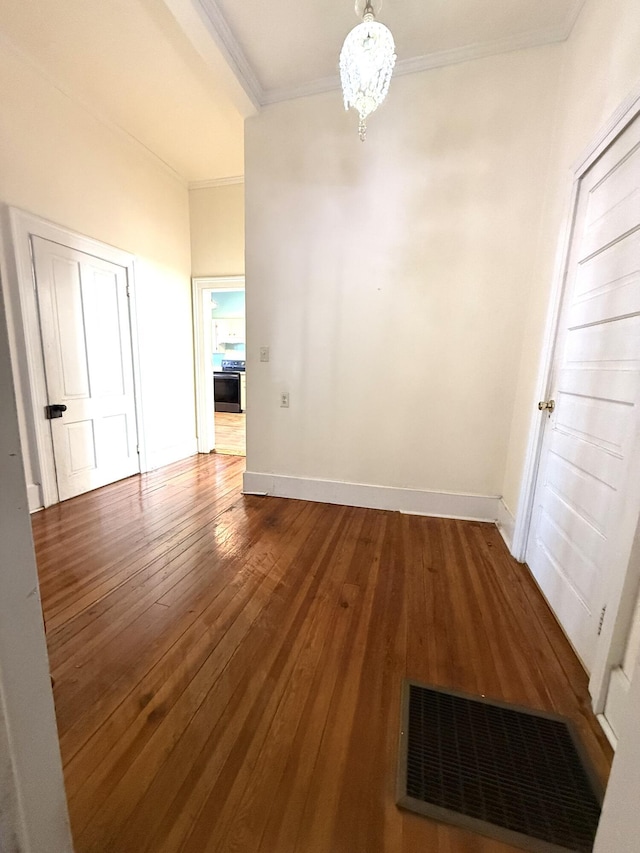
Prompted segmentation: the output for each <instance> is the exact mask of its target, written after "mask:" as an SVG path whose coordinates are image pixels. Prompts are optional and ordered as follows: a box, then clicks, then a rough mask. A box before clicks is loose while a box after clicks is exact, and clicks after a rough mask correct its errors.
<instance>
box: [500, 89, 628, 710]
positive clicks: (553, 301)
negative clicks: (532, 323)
mask: <svg viewBox="0 0 640 853" xmlns="http://www.w3.org/2000/svg"><path fill="white" fill-rule="evenodd" d="M639 114H640V86H637V87H636V88H635V89H634V90H633V91H632V92H631V93H630V94H629V95H628V97H627V98H625V100H624V101H623V102H622V104H621V105H620V106H619V107H618V109H617V110H616V111H615V112H614V113H613V115H612V116H611V117H610V119H609V121H608V122H607V123H606V124H605V125H604V127H603V128H602V129H601V130H600V131H599V133H598V134H596V136H595V138H594V139H593V140H592V141H591V143H590V144H589V145H588V146H587V148H586V149H585V150H584V151H583V153H582V154H581V156H580V157H579V158H578V160H577V161H576V162H575V164H574V166H573V168H572V170H571V192H570V198H569V203H568V207H567V208H566V211H565V214H564V216H563V222H564V225H563V226H562V230H561V233H560V239H559V241H558V250H557V254H556V261H555V265H554V274H553V286H552V291H551V295H550V298H549V307H548V312H547V320H546V324H545V334H544V340H543V346H542V353H541V358H540V369H539V372H538V380H537V383H536V388H537V392H538V393H537V396H536V398H535V399H536V400H543V399H547V397H548V395H549V392H550V386H551V378H552V377H551V374H552V370H553V362H554V354H555V348H556V342H557V337H558V326H559V322H560V310H561V307H562V302H563V299H564V293H565V284H566V280H567V275H568V271H569V252H570V248H571V240H572V237H573V231H574V227H575V219H576V213H577V204H578V190H579V187H580V181H581V180H582V178H583V176H584V175H585V173H586V172H587V170H588V169H589V168H590V167H591V166H592V165H593V164H594V163H595V161H596V160H597V159H598V158H599V157H601V156H602V155H603V154H604V152H605V151H606V150H607V149H608V148H609V147H610V146H611V145H612V144H613V142H614V141H615V140H616V139H617V137H618V136H620V135H621V134H622V133H623V132H624V131H625V130H626V128H627V127H628V126H629V125H630V124H631V122H632V121H633V120H634V119H635V118H636V117H637V116H638V115H639ZM544 426H545V418H544V417H542V416H541V415H540V413H539V412H538V411H537V409H534V407H533V405H532V416H531V420H530V427H529V439H528V443H527V451H526V455H525V462H524V469H523V470H524V473H523V480H522V486H521V489H520V496H519V501H518V514H517V518H516V524H515V529H514V534H513V546H512V552H511V553H512V554H513V556H514V557H515V558H516V559H517V560H519V561H520V562H525V559H526V551H527V543H528V539H529V533H530V530H531V524H532V521H533V502H534V496H535V488H536V482H537V478H538V469H539V466H540V456H541V452H542V440H543V434H544ZM634 550H635V546H634ZM632 563H635V561H634V560H632V561H631V562H630V566H631V564H632ZM629 574H634V572H633V571H632V572H629V571H627V578H626V581H625V583H624V585H623V586H624V589H627V587H628V583H629V580H630V578H629V577H628V575H629ZM619 592H620V594H619V595H616V596H615V598H616V600H615V601H614V600H611V601H610V602H609V604H610V605H611V606H610V608H608V611H607V617H608V618H607V619H606V620H605V623H604V628H603V633H602V637H601V638H600V640H599V642H598V646H597V651H596V659H595V663H594V667H593V671H592V673H591V678H590V681H589V692H590V694H591V697H592V704H593V709H594V712H595V713H596V714H600V713H602V711H603V710H604V705H605V700H606V695H607V689H608V684H609V674H610V669H611V665H612V663H613V660H614V658H615V655H616V653H617V650H618V648H619V645H620V642H621V639H620V637H621V633H622V627H623V626H622V625H621V623H622V622H623V621H624V619H623V618H620V619H619V618H618V616H620V617H623V613H622V608H621V600H620V599H621V597H622V594H623V588H622V585H621V588H620V591H619ZM612 616H613V617H615V618H613V619H612V618H611V617H612Z"/></svg>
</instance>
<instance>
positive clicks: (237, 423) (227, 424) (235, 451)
mask: <svg viewBox="0 0 640 853" xmlns="http://www.w3.org/2000/svg"><path fill="white" fill-rule="evenodd" d="M246 417H247V416H246V415H245V414H244V412H243V413H242V414H238V415H236V414H233V413H231V412H216V453H224V454H226V455H227V456H246V455H247V449H246V448H247V439H246V428H245V421H246Z"/></svg>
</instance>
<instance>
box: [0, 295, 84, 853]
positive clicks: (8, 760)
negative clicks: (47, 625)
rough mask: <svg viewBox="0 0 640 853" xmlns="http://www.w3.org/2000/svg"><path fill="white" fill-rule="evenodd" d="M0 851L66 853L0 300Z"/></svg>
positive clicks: (68, 849) (52, 718)
mask: <svg viewBox="0 0 640 853" xmlns="http://www.w3.org/2000/svg"><path fill="white" fill-rule="evenodd" d="M0 388H2V406H0V483H2V488H1V489H0V567H1V570H0V850H2V853H5V851H6V853H18V851H20V853H52V851H56V853H71V849H72V845H71V837H70V834H69V825H68V818H67V808H66V801H65V794H64V784H63V778H62V765H61V761H60V752H59V748H58V736H57V731H56V723H55V716H54V708H53V696H52V695H51V683H50V681H49V667H48V660H47V649H46V644H45V638H44V628H43V624H42V611H41V608H40V597H39V592H38V577H37V574H36V564H35V557H34V553H33V543H32V539H31V525H30V520H29V512H28V506H27V492H26V484H25V479H24V473H23V462H22V456H21V451H20V439H19V433H18V421H17V411H16V405H15V397H14V394H13V387H12V375H11V364H10V358H9V346H8V337H7V327H6V322H5V314H4V306H3V301H2V299H1V298H0Z"/></svg>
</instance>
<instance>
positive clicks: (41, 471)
mask: <svg viewBox="0 0 640 853" xmlns="http://www.w3.org/2000/svg"><path fill="white" fill-rule="evenodd" d="M9 228H10V235H11V241H10V242H11V251H12V254H13V260H14V263H15V269H14V271H13V272H14V273H15V280H10V286H13V288H14V291H15V295H16V296H17V299H16V303H17V305H19V308H20V314H21V321H18V320H16V322H17V324H18V325H19V326H21V328H22V331H23V335H24V341H23V344H24V352H23V353H18V357H19V359H20V355H23V357H24V363H25V365H26V371H27V380H28V387H24V385H23V392H24V397H25V410H26V415H27V418H28V420H29V421H30V423H28V424H27V425H26V428H27V433H28V451H27V452H28V453H29V456H30V459H31V464H32V467H33V474H34V476H36V477H38V478H39V481H40V489H41V495H40V497H41V500H42V506H45V507H47V506H51V505H52V504H55V503H58V501H59V496H58V484H57V480H56V469H55V461H54V455H53V440H52V436H51V430H50V428H49V423H48V421H47V420H46V419H45V418H44V417H43V414H42V413H43V408H44V406H45V405H46V402H47V387H46V377H45V370H44V354H43V350H42V340H41V335H40V316H39V311H38V303H37V295H36V280H35V270H34V266H33V257H32V250H31V237H32V236H34V237H41V238H42V239H44V240H49V241H50V242H53V243H59V244H60V245H63V246H66V247H68V248H70V249H75V250H76V251H79V252H84V253H85V254H88V255H93V256H94V257H97V258H100V259H101V260H105V261H109V262H110V263H113V264H116V265H117V266H120V267H123V268H124V269H125V273H126V278H127V286H128V290H129V300H128V302H129V333H130V335H131V353H132V361H133V386H134V399H135V407H136V427H137V432H138V456H139V460H140V470H141V471H145V470H146V467H147V466H146V453H145V437H144V430H143V417H142V399H141V396H142V395H141V381H140V352H139V339H138V322H137V309H136V296H135V294H136V290H135V258H134V256H133V255H132V254H130V253H129V252H125V251H123V250H122V249H117V248H116V247H114V246H110V245H109V244H108V243H103V242H101V241H100V240H95V239H93V238H92V237H87V236H85V235H84V234H79V233H78V232H76V231H72V230H71V229H69V228H65V227H64V226H62V225H57V224H56V223H54V222H49V221H48V220H46V219H43V218H41V217H39V216H36V215H34V214H32V213H28V212H27V211H24V210H21V209H20V208H17V207H10V208H9ZM13 278H14V277H13V276H11V279H13ZM17 346H18V347H19V348H20V342H17ZM25 449H26V448H25Z"/></svg>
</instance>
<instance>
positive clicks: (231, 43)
mask: <svg viewBox="0 0 640 853" xmlns="http://www.w3.org/2000/svg"><path fill="white" fill-rule="evenodd" d="M194 2H195V3H197V4H198V6H199V7H200V9H201V10H202V12H203V16H204V17H205V18H206V22H205V23H206V25H207V29H208V30H209V32H210V34H211V36H212V38H213V39H214V40H215V42H216V44H217V46H218V48H219V50H220V51H221V52H222V53H223V54H224V56H225V58H226V59H227V61H228V62H229V64H230V65H231V67H232V69H233V72H234V74H235V75H236V77H237V79H238V81H239V83H240V85H241V86H242V87H243V89H244V90H245V92H246V93H247V95H248V96H249V97H250V98H251V100H252V102H253V103H254V105H255V106H256V108H260V107H263V106H267V105H268V104H277V103H281V102H282V101H290V100H294V99H296V98H305V97H308V96H310V95H320V94H322V93H325V92H333V91H335V90H337V89H339V88H340V77H339V75H338V74H333V75H331V76H329V77H322V78H319V79H317V80H312V81H310V82H308V83H303V84H302V85H300V86H283V87H281V88H274V89H263V88H262V86H261V85H260V82H259V80H258V78H257V76H256V74H255V72H254V70H253V68H252V66H251V63H250V62H249V60H248V58H247V56H246V54H245V52H244V51H243V49H242V47H241V46H240V43H239V42H238V40H237V39H236V37H235V36H234V34H233V32H232V31H231V28H230V27H229V25H228V24H227V21H226V19H225V17H224V15H223V14H222V12H221V11H220V8H219V6H218V5H217V3H216V0H194ZM585 2H586V0H573V5H572V7H571V9H570V11H569V14H568V15H567V19H566V20H565V22H564V24H562V25H561V26H558V27H551V28H549V29H546V30H538V31H534V32H530V33H523V34H521V35H518V36H510V37H507V38H503V39H497V40H495V41H493V42H478V43H475V44H470V45H465V46H464V47H459V48H452V49H450V50H441V51H436V52H434V53H427V54H424V55H422V56H414V57H411V58H410V59H402V60H400V61H399V62H397V63H396V67H395V70H394V76H396V77H399V76H402V75H404V74H416V73H418V72H420V71H429V70H431V69H433V68H443V67H444V66H447V65H457V64H459V63H461V62H469V61H470V60H473V59H484V58H486V57H488V56H498V55H500V54H502V53H511V52H512V51H516V50H525V49H526V48H530V47H541V46H542V45H545V44H556V43H557V42H562V41H565V40H566V39H567V38H568V37H569V35H570V34H571V31H572V30H573V27H574V26H575V23H576V21H577V20H578V17H579V16H580V12H581V11H582V9H583V7H584V5H585ZM336 64H337V63H336Z"/></svg>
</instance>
